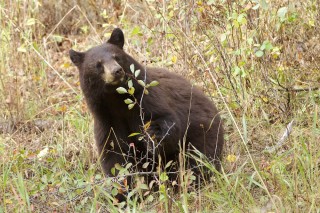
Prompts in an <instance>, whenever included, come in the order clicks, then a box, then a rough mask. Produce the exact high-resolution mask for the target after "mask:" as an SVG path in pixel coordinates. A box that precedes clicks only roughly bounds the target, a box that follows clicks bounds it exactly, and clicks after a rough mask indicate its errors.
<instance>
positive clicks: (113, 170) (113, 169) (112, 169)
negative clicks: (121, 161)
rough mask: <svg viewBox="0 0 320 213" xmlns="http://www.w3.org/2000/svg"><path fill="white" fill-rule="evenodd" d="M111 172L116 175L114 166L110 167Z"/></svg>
mask: <svg viewBox="0 0 320 213" xmlns="http://www.w3.org/2000/svg"><path fill="white" fill-rule="evenodd" d="M111 174H112V175H113V176H115V175H116V169H115V168H114V167H112V168H111Z"/></svg>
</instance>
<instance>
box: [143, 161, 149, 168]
mask: <svg viewBox="0 0 320 213" xmlns="http://www.w3.org/2000/svg"><path fill="white" fill-rule="evenodd" d="M149 163H150V162H145V163H144V164H143V165H142V168H144V169H146V168H147V167H148V166H149Z"/></svg>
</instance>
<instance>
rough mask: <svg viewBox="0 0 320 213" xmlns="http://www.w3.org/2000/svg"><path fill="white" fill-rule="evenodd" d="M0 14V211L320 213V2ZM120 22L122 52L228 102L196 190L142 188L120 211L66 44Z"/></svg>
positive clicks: (130, 2)
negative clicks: (217, 162)
mask: <svg viewBox="0 0 320 213" xmlns="http://www.w3.org/2000/svg"><path fill="white" fill-rule="evenodd" d="M0 11H1V12H0V24H1V26H0V50H1V51H0V160H1V161H0V212H107V211H110V212H117V211H119V212H121V211H123V212H320V144H319V143H320V126H319V125H320V119H319V103H320V89H319V88H320V55H319V52H320V43H319V41H320V25H319V20H320V1H319V0H306V1H300V0H292V1H280V0H269V1H266V0H252V1H245V0H242V1H231V0H208V1H202V0H198V1H181V0H172V1H165V0H159V1H158V0H147V1H145V0H142V1H134V0H126V1H119V0H105V1H103V0H100V1H82V0H74V1H71V0H70V1H69V0H68V1H57V2H54V1H52V2H51V1H37V0H25V1H11V0H1V1H0ZM116 26H117V27H121V28H122V29H123V30H124V33H125V38H126V42H125V50H126V51H127V52H128V53H130V54H131V55H132V56H134V57H135V58H137V59H138V61H140V62H143V63H147V64H148V65H151V66H159V67H167V68H169V69H170V70H171V71H173V72H177V73H180V74H182V75H183V76H185V77H187V78H188V79H190V81H191V82H192V83H194V84H195V85H197V86H199V87H200V88H202V89H203V91H205V92H206V94H207V95H208V96H210V97H211V98H212V100H213V101H214V102H215V103H216V104H217V106H218V108H219V109H220V110H221V115H222V117H223V119H224V123H225V129H226V135H225V139H226V145H225V150H224V160H223V172H222V173H221V174H217V175H216V176H215V177H214V178H213V180H212V182H210V183H207V184H205V186H204V187H203V189H202V190H200V191H196V192H195V191H187V190H186V189H184V190H182V191H181V193H178V194H176V195H172V194H171V195H170V193H167V191H166V188H162V189H163V190H162V191H160V192H158V193H154V192H148V190H147V189H145V188H146V187H145V186H140V188H139V187H138V186H137V188H136V191H137V193H138V192H141V190H142V189H145V190H147V193H145V196H144V198H143V199H142V200H143V201H142V202H140V203H138V202H136V201H135V199H133V201H132V202H129V204H128V205H127V207H126V208H119V209H118V207H116V205H114V204H113V201H112V200H111V199H110V193H107V192H106V190H104V188H105V187H108V184H110V183H109V182H108V181H104V179H103V176H102V173H101V169H100V166H99V164H98V163H97V153H96V149H95V146H94V141H93V133H92V117H91V116H90V114H89V112H88V110H87V107H86V105H85V102H84V100H83V96H82V94H81V91H80V88H79V81H78V72H77V70H76V68H75V67H74V66H73V65H72V64H71V62H70V60H69V57H68V50H69V49H70V48H73V49H75V50H80V51H84V50H86V49H88V48H89V47H92V46H95V45H97V44H100V43H101V42H104V41H106V40H107V39H108V37H109V36H110V33H111V31H112V29H113V28H114V27H116ZM289 132H291V134H290V135H289V134H286V133H289ZM208 166H209V167H210V165H208ZM161 181H162V183H163V182H165V181H164V179H163V180H161Z"/></svg>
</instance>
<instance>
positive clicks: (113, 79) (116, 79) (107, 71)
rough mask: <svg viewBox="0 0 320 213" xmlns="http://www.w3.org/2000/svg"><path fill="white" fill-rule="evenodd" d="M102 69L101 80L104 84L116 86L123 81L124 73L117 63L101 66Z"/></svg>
mask: <svg viewBox="0 0 320 213" xmlns="http://www.w3.org/2000/svg"><path fill="white" fill-rule="evenodd" d="M103 68H104V73H103V75H102V78H103V80H104V81H105V83H106V84H111V85H118V84H119V83H121V82H122V81H123V80H124V76H125V72H124V70H123V69H122V67H121V66H120V65H119V64H118V63H117V62H114V63H112V64H111V63H106V64H103Z"/></svg>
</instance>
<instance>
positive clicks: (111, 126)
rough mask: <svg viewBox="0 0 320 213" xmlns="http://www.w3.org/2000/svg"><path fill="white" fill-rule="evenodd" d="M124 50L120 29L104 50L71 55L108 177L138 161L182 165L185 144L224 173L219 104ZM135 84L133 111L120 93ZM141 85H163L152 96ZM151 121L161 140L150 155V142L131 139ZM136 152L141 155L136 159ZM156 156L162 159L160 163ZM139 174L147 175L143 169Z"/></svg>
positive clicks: (150, 130)
mask: <svg viewBox="0 0 320 213" xmlns="http://www.w3.org/2000/svg"><path fill="white" fill-rule="evenodd" d="M123 45H124V36H123V32H122V31H121V30H120V29H118V28H117V29H114V31H113V32H112V35H111V37H110V39H109V40H108V42H106V43H104V44H101V45H99V46H96V47H93V48H91V49H89V50H88V51H86V52H76V51H74V50H70V58H71V60H72V62H73V63H74V64H75V65H76V66H77V67H78V69H79V73H80V85H81V89H82V91H83V94H84V96H85V99H86V102H87V104H88V106H89V109H90V111H91V112H92V114H93V117H94V135H95V140H96V145H97V147H98V151H99V153H100V155H101V165H102V167H103V170H104V173H105V174H106V175H108V176H112V175H111V168H113V167H114V165H115V164H116V163H119V164H122V165H123V164H125V163H126V162H132V163H133V164H135V163H136V162H137V158H138V160H139V159H143V160H141V161H140V162H146V161H150V160H153V159H157V160H156V162H158V155H159V156H161V160H162V162H163V164H164V165H165V164H166V163H167V162H169V161H170V160H173V161H177V159H178V158H177V157H178V154H179V150H180V148H179V147H182V146H179V143H180V145H182V143H183V142H185V144H186V146H185V147H187V148H188V149H190V148H191V146H189V145H192V146H194V147H195V148H196V149H198V150H199V151H200V152H201V153H203V154H204V155H205V156H207V157H208V159H210V160H211V162H213V163H214V165H215V166H216V169H217V170H219V169H220V160H221V152H222V148H223V144H224V139H223V128H222V121H221V119H220V116H219V114H218V111H217V109H216V107H215V106H214V105H213V103H212V102H211V101H210V100H209V99H208V98H207V97H206V96H205V95H204V93H203V92H202V91H200V90H199V89H197V88H196V87H193V86H192V85H191V84H190V83H189V82H188V81H187V80H186V79H184V78H183V77H182V76H180V75H178V74H175V73H172V72H169V71H167V70H166V69H162V68H149V67H144V66H143V65H141V64H139V63H138V62H137V61H136V60H135V59H133V58H132V57H131V56H129V55H128V54H127V53H125V52H124V50H123ZM131 64H134V67H135V70H137V69H140V71H141V72H140V75H139V76H138V78H137V79H135V78H134V77H133V76H132V72H131V70H130V65H131ZM105 76H109V77H105ZM145 77H146V80H145ZM129 78H131V79H132V81H133V87H134V88H135V93H134V97H135V98H136V99H137V103H138V104H136V105H135V106H134V107H133V108H132V109H131V110H129V109H128V105H127V104H126V103H124V100H125V99H127V98H130V99H133V98H132V96H130V95H129V94H119V93H118V92H117V91H116V89H117V88H118V87H124V88H128V86H127V80H128V79H129ZM137 80H143V81H145V83H146V84H148V83H150V82H151V81H154V80H155V81H158V82H159V85H157V86H154V87H149V88H148V91H149V94H147V95H146V94H144V93H143V89H144V88H143V86H141V85H139V84H138V83H137ZM141 99H142V100H141ZM140 104H141V106H139V105H140ZM140 109H141V110H140ZM141 115H142V118H141ZM142 120H143V122H142ZM149 121H151V122H150V126H149V128H147V130H146V131H147V132H148V133H149V135H151V136H155V137H154V141H156V142H157V149H156V151H155V152H152V149H150V147H152V146H150V143H151V141H150V138H149V140H148V138H147V137H145V138H144V139H143V140H141V135H139V136H135V137H128V136H129V135H130V134H132V133H137V132H139V133H142V134H143V132H144V128H143V124H146V123H148V122H149ZM139 137H140V140H139ZM130 144H131V146H130ZM132 145H134V147H133V146H132ZM132 149H135V150H136V151H135V156H134V157H133V155H132V152H130V150H131V151H132ZM123 153H125V155H123ZM150 153H151V154H154V153H156V155H157V156H155V157H156V158H153V156H150ZM146 156H149V157H148V159H146ZM191 162H192V163H191V165H190V164H189V165H188V166H189V167H192V166H195V161H194V160H192V161H191ZM138 168H140V169H141V165H140V167H138ZM149 168H150V166H149ZM154 170H155V169H154ZM194 171H195V172H196V173H197V172H198V170H197V169H194Z"/></svg>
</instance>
